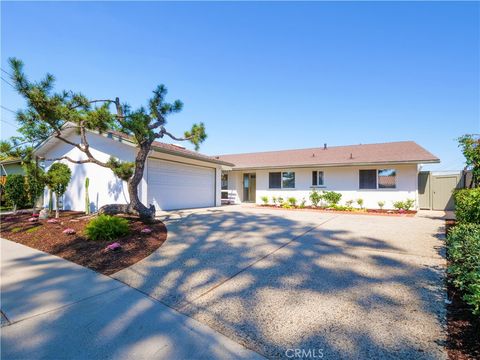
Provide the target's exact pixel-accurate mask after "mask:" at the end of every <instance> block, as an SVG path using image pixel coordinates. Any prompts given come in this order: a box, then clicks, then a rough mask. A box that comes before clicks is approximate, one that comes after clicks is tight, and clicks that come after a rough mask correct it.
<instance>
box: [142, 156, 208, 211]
mask: <svg viewBox="0 0 480 360" xmlns="http://www.w3.org/2000/svg"><path fill="white" fill-rule="evenodd" d="M147 180H148V190H147V191H148V202H149V204H154V205H155V207H157V209H162V210H173V209H186V208H194V207H208V206H214V205H215V169H211V168H205V167H200V166H193V165H186V164H180V163H174V162H169V161H163V160H152V159H149V162H148V176H147Z"/></svg>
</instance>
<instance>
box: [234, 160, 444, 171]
mask: <svg viewBox="0 0 480 360" xmlns="http://www.w3.org/2000/svg"><path fill="white" fill-rule="evenodd" d="M439 162H440V159H431V160H406V161H376V162H356V163H348V164H345V163H332V164H318V163H316V164H305V165H293V164H284V165H274V166H272V165H264V166H238V167H237V166H235V167H233V168H232V170H257V169H258V170H261V169H286V168H289V169H290V168H312V167H347V166H369V165H408V164H437V163H439Z"/></svg>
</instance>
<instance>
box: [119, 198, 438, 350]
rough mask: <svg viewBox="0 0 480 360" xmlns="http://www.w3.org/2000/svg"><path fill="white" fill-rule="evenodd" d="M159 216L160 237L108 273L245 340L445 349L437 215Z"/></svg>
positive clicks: (244, 211) (278, 345) (243, 210)
mask: <svg viewBox="0 0 480 360" xmlns="http://www.w3.org/2000/svg"><path fill="white" fill-rule="evenodd" d="M164 221H165V223H166V224H167V228H168V231H169V234H168V239H167V241H166V243H165V244H164V245H163V246H162V247H161V248H160V249H159V250H158V251H156V252H155V253H154V254H152V255H151V256H149V257H148V258H146V259H144V260H143V261H141V262H139V263H137V264H135V265H134V266H132V267H130V268H128V269H125V270H122V271H120V272H118V273H116V274H115V275H114V277H115V278H117V279H119V280H121V281H123V282H125V283H127V284H129V285H130V286H132V287H135V288H137V289H139V290H140V291H142V292H145V293H147V294H148V295H150V296H152V297H153V298H155V299H158V300H159V301H161V302H163V303H165V304H166V305H168V306H170V307H173V308H174V309H177V310H179V311H180V312H183V313H185V314H187V315H189V316H191V317H193V318H195V319H197V320H199V321H200V322H203V323H205V324H207V325H209V326H210V327H212V328H213V329H215V330H217V331H219V332H221V333H222V334H224V335H226V336H227V337H229V338H230V339H232V340H234V341H236V342H238V343H239V344H242V345H244V346H245V347H247V348H250V349H252V350H254V351H256V352H258V353H260V354H262V355H264V356H266V357H269V358H272V357H274V358H276V357H283V358H295V356H296V355H300V356H301V355H303V357H304V358H305V357H308V354H310V356H309V357H310V358H313V357H315V356H313V355H317V356H316V357H317V358H318V357H319V356H320V354H322V355H323V357H324V358H327V359H328V358H352V359H353V358H367V357H368V358H372V357H373V358H405V359H406V358H425V359H438V358H446V355H445V352H444V350H443V345H442V344H443V342H444V340H445V334H444V328H443V327H444V325H443V324H444V319H445V308H444V299H445V290H444V288H443V274H444V266H445V261H444V259H443V257H442V255H441V254H442V251H443V248H442V246H443V241H442V240H441V239H440V236H439V234H440V232H441V229H442V226H443V220H442V219H441V217H439V216H432V215H417V216H416V217H414V218H409V217H386V216H366V215H349V214H348V215H338V214H331V213H316V212H309V211H284V210H274V209H262V208H252V207H245V206H231V207H223V208H215V209H205V210H199V211H185V212H177V213H175V212H172V213H169V214H167V215H166V216H165V217H164ZM296 349H298V350H297V352H295V350H296ZM302 351H303V353H302ZM298 357H299V356H297V358H298Z"/></svg>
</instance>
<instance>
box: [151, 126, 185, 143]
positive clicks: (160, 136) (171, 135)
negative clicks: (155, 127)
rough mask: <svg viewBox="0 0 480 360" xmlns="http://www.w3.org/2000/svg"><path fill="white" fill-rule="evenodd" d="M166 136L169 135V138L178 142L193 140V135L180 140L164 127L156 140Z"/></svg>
mask: <svg viewBox="0 0 480 360" xmlns="http://www.w3.org/2000/svg"><path fill="white" fill-rule="evenodd" d="M164 135H167V136H168V137H169V138H171V139H173V140H176V141H186V140H191V139H193V135H191V136H187V137H183V138H179V137H176V136H175V135H173V134H171V133H169V132H168V131H167V130H166V129H165V128H164V127H163V126H162V128H161V130H160V132H159V133H158V134H156V135H155V137H156V138H163V136H164Z"/></svg>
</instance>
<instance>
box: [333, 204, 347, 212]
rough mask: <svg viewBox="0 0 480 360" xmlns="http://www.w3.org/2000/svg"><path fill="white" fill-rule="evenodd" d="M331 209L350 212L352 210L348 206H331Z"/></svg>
mask: <svg viewBox="0 0 480 360" xmlns="http://www.w3.org/2000/svg"><path fill="white" fill-rule="evenodd" d="M330 207H331V208H332V209H335V210H338V211H350V210H352V207H350V206H346V205H345V206H344V205H332V206H330Z"/></svg>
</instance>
